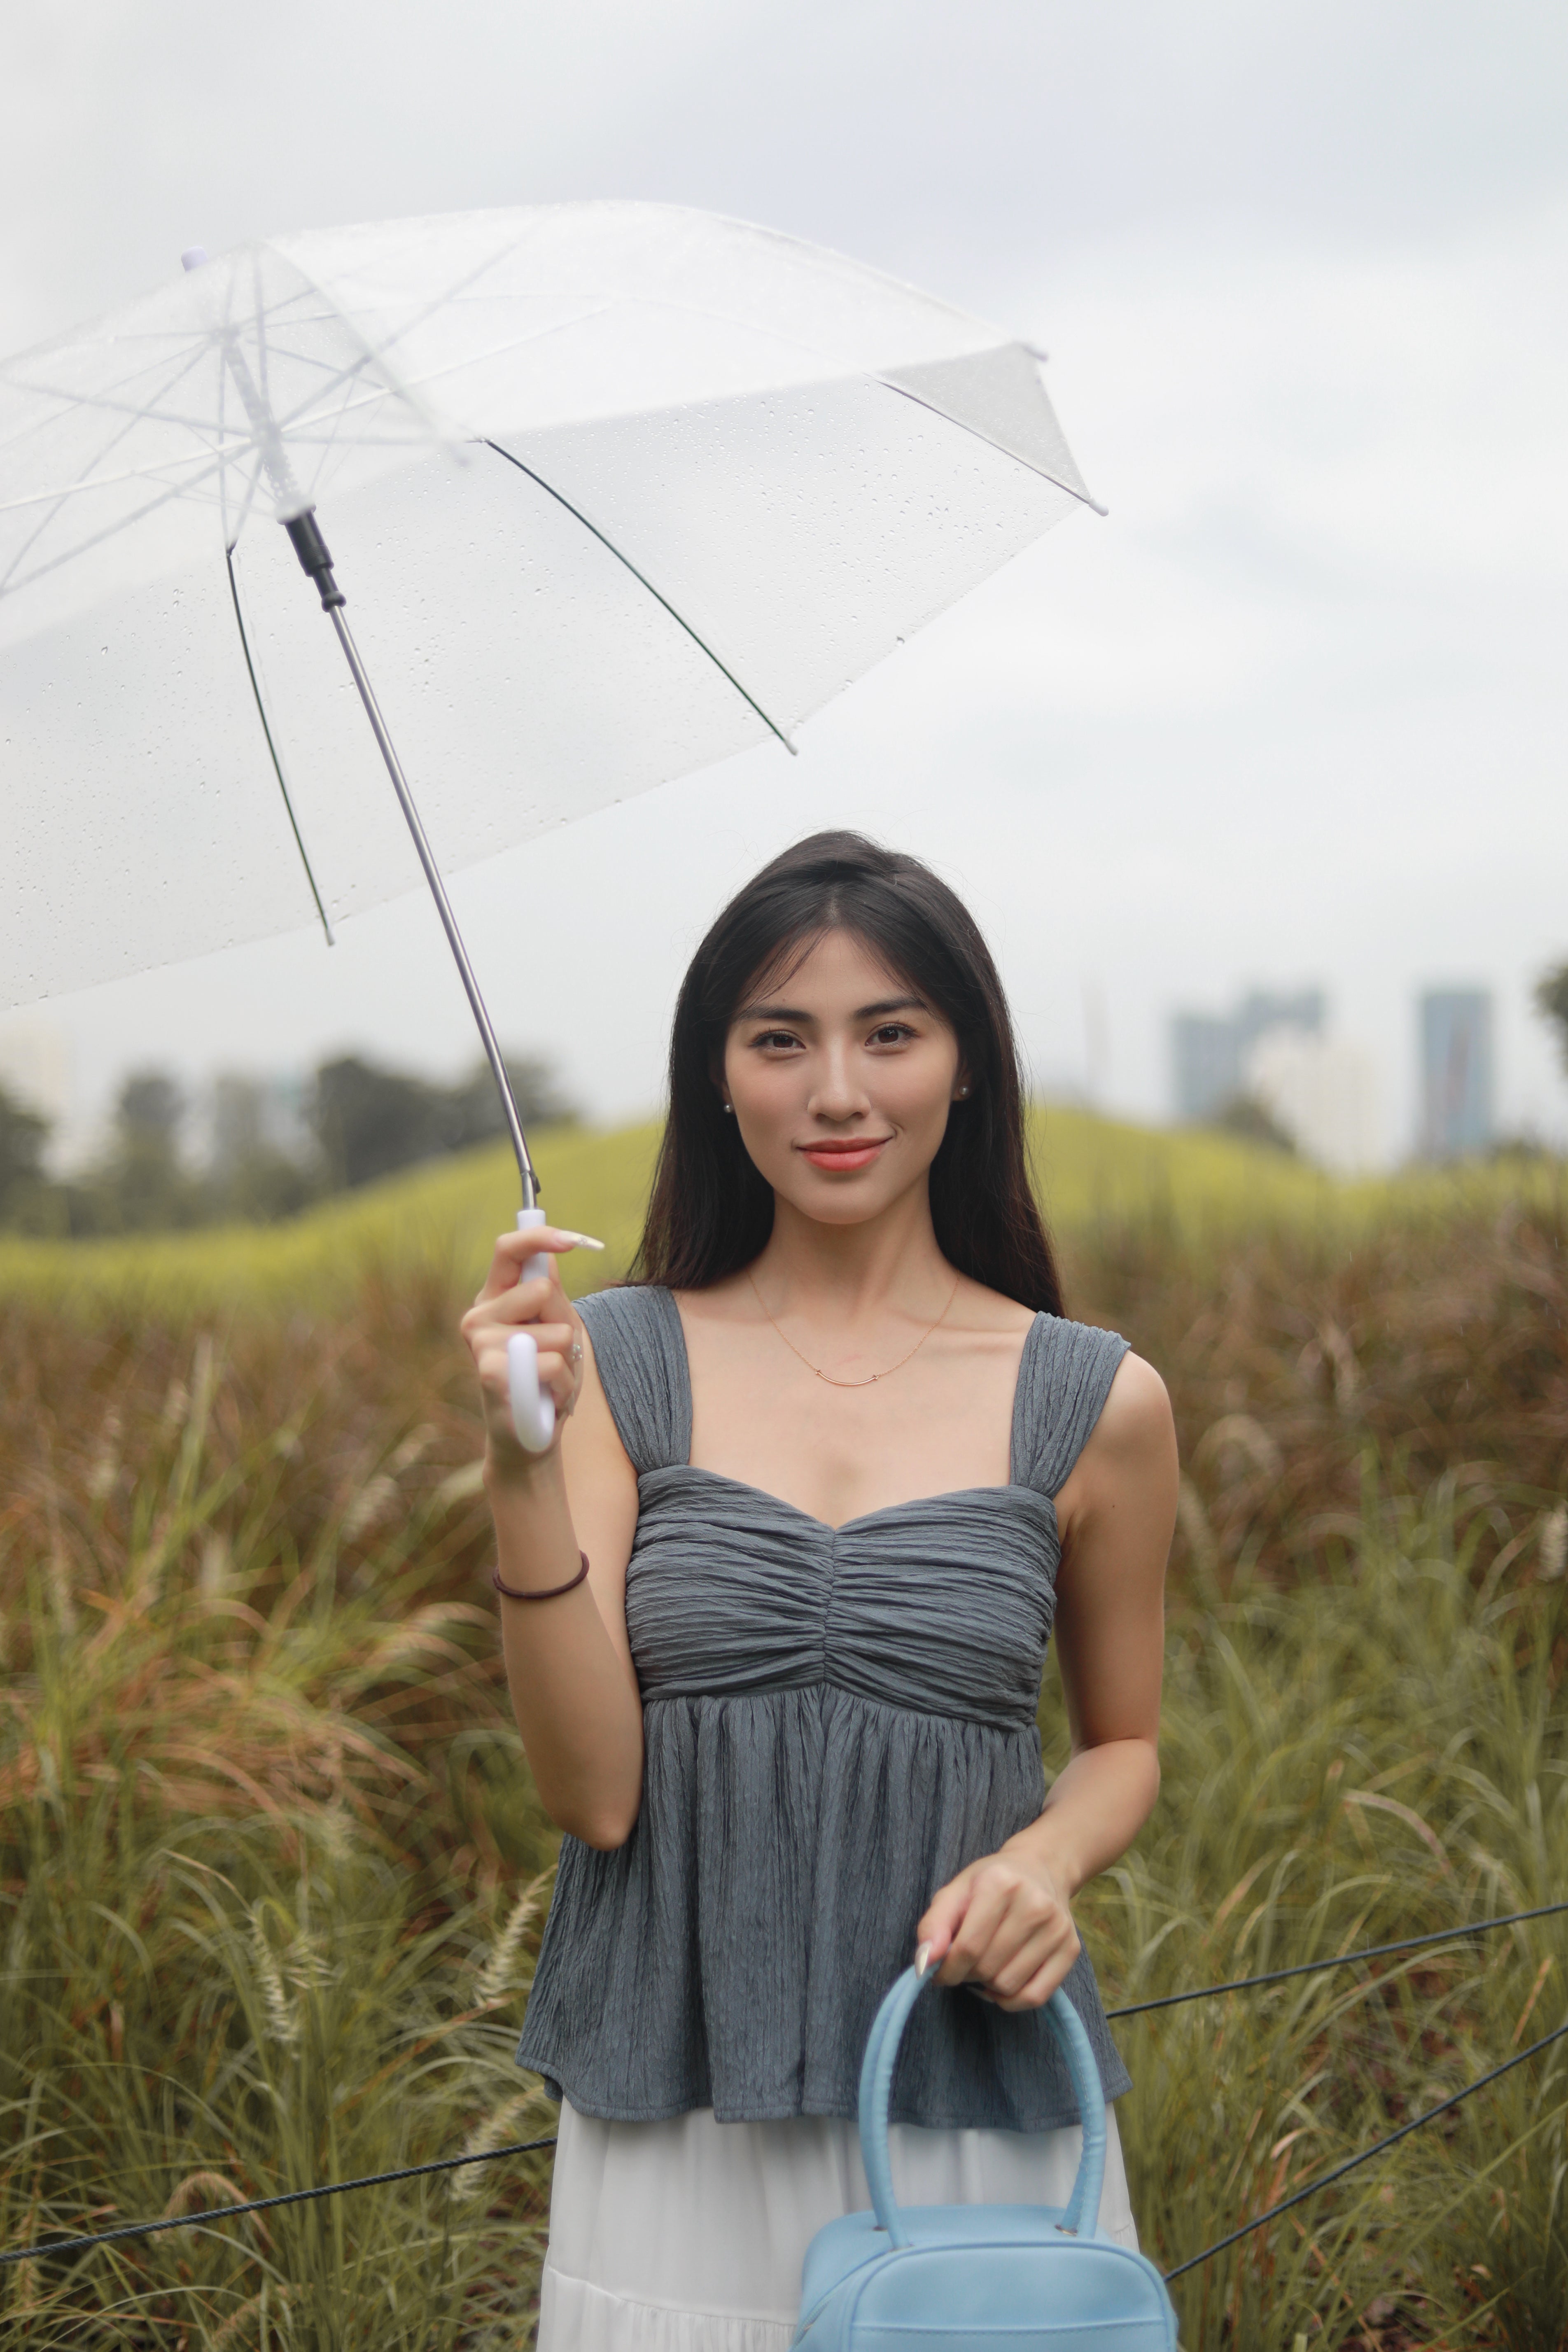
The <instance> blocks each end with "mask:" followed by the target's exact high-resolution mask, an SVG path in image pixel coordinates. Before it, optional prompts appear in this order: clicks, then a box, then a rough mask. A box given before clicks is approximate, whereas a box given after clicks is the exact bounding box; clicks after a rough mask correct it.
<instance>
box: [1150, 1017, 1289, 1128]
mask: <svg viewBox="0 0 1568 2352" xmlns="http://www.w3.org/2000/svg"><path fill="white" fill-rule="evenodd" d="M1327 1011H1328V1004H1327V999H1326V997H1325V995H1324V992H1323V991H1322V990H1321V988H1303V989H1298V990H1296V991H1294V992H1289V993H1284V994H1281V993H1279V992H1276V991H1273V990H1270V989H1261V988H1254V989H1249V990H1248V992H1247V994H1246V995H1245V996H1243V997H1241V998H1239V999H1238V1001H1237V1005H1236V1009H1235V1011H1234V1012H1232V1013H1219V1014H1215V1013H1177V1014H1176V1015H1175V1016H1174V1018H1173V1021H1172V1023H1171V1032H1170V1035H1171V1071H1172V1079H1173V1097H1174V1109H1175V1115H1176V1117H1177V1118H1178V1119H1179V1120H1181V1121H1182V1122H1183V1124H1184V1125H1198V1126H1201V1125H1202V1124H1203V1122H1204V1121H1205V1119H1212V1118H1216V1117H1217V1116H1218V1114H1219V1113H1220V1112H1221V1111H1223V1110H1224V1108H1225V1107H1226V1104H1227V1103H1230V1102H1234V1101H1235V1099H1236V1097H1237V1096H1238V1095H1241V1094H1245V1093H1246V1092H1247V1055H1249V1053H1250V1052H1251V1050H1252V1048H1253V1047H1254V1045H1257V1043H1258V1040H1259V1038H1261V1037H1265V1036H1268V1035H1270V1034H1273V1033H1275V1032H1277V1031H1291V1032H1295V1033H1297V1034H1303V1035H1307V1036H1319V1035H1321V1033H1322V1029H1323V1025H1324V1022H1325V1019H1326V1017H1327Z"/></svg>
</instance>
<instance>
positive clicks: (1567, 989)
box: [1535, 963, 1568, 1069]
mask: <svg viewBox="0 0 1568 2352" xmlns="http://www.w3.org/2000/svg"><path fill="white" fill-rule="evenodd" d="M1535 1009H1536V1011H1537V1012H1538V1013H1540V1014H1541V1016H1542V1019H1543V1020H1545V1021H1547V1022H1549V1023H1550V1024H1551V1025H1552V1028H1553V1029H1555V1030H1556V1032H1557V1050H1558V1052H1559V1053H1560V1054H1561V1055H1562V1056H1563V1067H1564V1068H1565V1069H1568V963H1560V964H1559V965H1558V966H1557V967H1556V969H1555V971H1549V972H1546V973H1544V974H1543V975H1542V978H1541V979H1540V980H1539V981H1537V982H1536V984H1535Z"/></svg>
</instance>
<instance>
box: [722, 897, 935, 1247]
mask: <svg viewBox="0 0 1568 2352" xmlns="http://www.w3.org/2000/svg"><path fill="white" fill-rule="evenodd" d="M959 1062H960V1057H959V1051H958V1041H957V1039H956V1037H955V1036H954V1035H953V1033H952V1029H951V1028H950V1027H949V1025H948V1024H947V1023H946V1022H945V1021H944V1020H943V1019H942V1016H941V1014H940V1013H936V1012H935V1011H933V1010H932V1008H931V1006H930V1005H928V1004H926V1003H923V1002H922V1000H921V998H920V997H919V996H918V995H917V994H916V993H915V992H913V991H912V990H911V989H910V985H909V983H908V982H906V981H902V980H900V979H898V978H896V977H895V976H894V975H893V974H892V973H890V972H889V971H888V970H887V969H886V967H885V966H884V965H882V964H880V963H879V962H878V961H877V960H876V958H875V957H874V956H873V955H872V954H871V952H870V951H869V950H868V948H867V947H866V946H865V945H864V944H863V943H862V941H861V940H858V939H857V938H856V937H855V936H854V935H853V933H851V932H848V931H842V930H831V931H825V932H824V934H823V936H822V937H821V939H819V940H817V941H816V945H815V946H814V947H813V948H812V949H811V950H810V952H809V954H807V955H806V956H805V957H804V958H803V959H802V961H800V962H799V963H798V964H797V965H796V966H795V970H794V971H792V972H790V973H789V975H788V977H787V978H786V979H784V980H782V981H777V982H766V983H764V985H763V987H762V989H761V990H760V991H759V992H756V993H755V994H754V995H752V997H750V998H749V999H748V1000H747V1002H746V1003H743V1004H742V1007H741V1009H740V1011H739V1012H738V1013H736V1015H735V1018H734V1019H733V1020H732V1021H731V1024H730V1030H729V1034H728V1037H727V1038H726V1040H725V1045H724V1066H723V1071H722V1075H721V1081H720V1083H721V1087H722V1090H723V1095H724V1099H725V1100H726V1101H727V1102H728V1103H730V1104H731V1105H732V1106H733V1108H734V1114H735V1118H736V1122H737V1124H738V1125H739V1127H740V1130H741V1138H742V1142H743V1143H744V1144H745V1147H746V1150H748V1152H749V1153H750V1154H751V1156H752V1160H753V1161H754V1162H755V1164H756V1166H757V1168H758V1170H759V1171H760V1172H761V1173H762V1174H763V1176H765V1177H766V1179H767V1181H768V1182H769V1183H770V1184H771V1185H772V1186H773V1191H774V1192H776V1193H777V1194H778V1195H779V1197H780V1198H781V1199H782V1200H785V1201H788V1202H791V1203H792V1204H793V1205H794V1206H795V1208H797V1209H799V1210H800V1211H802V1212H803V1213H804V1214H805V1215H806V1216H809V1217H813V1218H816V1220H818V1221H819V1222H820V1223H826V1224H860V1223H864V1222H865V1220H866V1219H868V1218H869V1217H874V1216H876V1215H877V1214H878V1213H879V1211H880V1210H882V1209H884V1208H886V1207H887V1206H888V1205H889V1202H893V1201H896V1200H897V1199H899V1198H900V1195H901V1194H903V1193H905V1192H908V1191H909V1190H910V1187H911V1186H912V1185H914V1184H917V1183H919V1182H921V1181H923V1179H924V1176H925V1172H926V1170H927V1169H928V1168H929V1167H930V1166H931V1161H932V1160H934V1159H935V1157H936V1153H937V1147H938V1146H939V1144H940V1143H941V1141H942V1136H943V1134H944V1133H945V1132H946V1129H947V1120H948V1111H949V1108H950V1106H951V1105H952V1101H953V1098H954V1097H955V1096H956V1095H957V1093H958V1091H959V1088H960V1087H962V1086H963V1071H962V1070H961V1068H960V1066H959Z"/></svg>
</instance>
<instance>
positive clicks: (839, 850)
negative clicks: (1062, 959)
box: [633, 833, 1062, 1315]
mask: <svg viewBox="0 0 1568 2352" xmlns="http://www.w3.org/2000/svg"><path fill="white" fill-rule="evenodd" d="M832 929H842V930H846V931H848V932H851V933H852V934H853V935H854V936H855V937H856V938H857V939H858V940H862V941H863V942H864V944H865V945H866V946H867V947H868V949H869V950H871V952H872V954H873V955H875V956H876V957H877V959H878V961H879V962H881V963H883V964H885V965H886V966H887V968H888V970H889V971H890V972H892V973H894V974H895V975H896V976H897V977H898V978H899V979H900V980H901V981H904V982H907V983H908V985H909V986H910V987H911V988H913V989H915V990H916V991H918V992H919V993H920V995H921V996H922V997H923V998H924V999H925V1001H926V1003H928V1004H930V1005H931V1008H932V1010H933V1011H934V1012H936V1013H940V1014H941V1015H942V1018H943V1019H944V1020H945V1021H946V1022H948V1023H949V1024H950V1025H951V1027H952V1030H953V1033H954V1034H955V1035H956V1037H957V1040H958V1047H959V1053H960V1055H961V1057H962V1064H963V1074H964V1076H965V1078H966V1080H967V1081H968V1085H969V1093H968V1096H967V1097H966V1098H965V1099H964V1100H963V1102H955V1103H954V1104H953V1106H952V1110H951V1111H950V1113H949V1115H948V1122H947V1132H946V1134H945V1135H944V1136H943V1137H942V1143H941V1145H940V1147H939V1149H938V1150H937V1155H936V1158H935V1159H934V1160H932V1162H931V1180H930V1181H931V1222H932V1223H933V1225H934V1226H935V1229H936V1240H937V1246H938V1248H939V1249H940V1250H941V1251H942V1255H943V1256H944V1257H945V1258H946V1259H947V1261H948V1263H949V1265H952V1266H955V1267H956V1268H957V1269H958V1270H959V1271H960V1272H961V1273H963V1274H967V1275H969V1276H972V1277H973V1280H974V1281H976V1282H983V1283H984V1284H985V1285H986V1286H987V1288H989V1289H992V1290H998V1291H1001V1292H1002V1293H1003V1295H1004V1296H1005V1297H1008V1298H1016V1300H1017V1301H1018V1302H1019V1304H1020V1306H1024V1307H1034V1308H1035V1309H1036V1310H1037V1311H1038V1310H1040V1309H1042V1308H1043V1309H1044V1310H1045V1311H1046V1312H1047V1314H1051V1315H1059V1314H1060V1313H1061V1311H1062V1299H1061V1286H1060V1284H1059V1283H1058V1278H1057V1267H1056V1260H1055V1257H1054V1255H1052V1251H1051V1244H1050V1242H1049V1240H1048V1238H1047V1234H1046V1229H1045V1225H1044V1223H1043V1222H1042V1221H1041V1217H1040V1212H1039V1207H1038V1204H1037V1202H1036V1199H1035V1194H1034V1190H1033V1187H1032V1186H1031V1184H1030V1181H1029V1166H1028V1150H1027V1145H1026V1138H1025V1132H1024V1095H1023V1086H1022V1081H1021V1076H1020V1072H1019V1067H1018V1051H1017V1046H1016V1044H1015V1042H1014V1037H1013V1024H1012V1019H1011V1016H1010V1015H1009V1013H1008V1011H1007V1000H1006V998H1005V995H1004V994H1003V992H1002V983H1001V981H1000V980H999V979H998V977H997V973H996V967H995V965H994V963H993V961H992V960H991V952H990V950H989V949H988V948H987V947H986V944H985V941H984V939H983V938H982V937H981V934H980V930H979V928H978V926H977V925H976V923H975V921H974V919H973V916H972V915H971V914H970V912H969V910H968V908H966V907H965V906H964V905H963V901H962V900H961V899H960V898H957V897H956V896H955V894H954V893H953V892H952V890H950V889H949V888H948V887H947V885H946V883H945V882H942V881H940V880H939V879H938V877H936V875H934V874H933V873H932V872H931V868H930V866H922V865H921V862H920V860H919V858H918V857H906V856H901V855H900V853H899V852H898V851H896V850H891V849H884V848H882V847H881V846H880V845H879V844H878V843H877V842H874V841H868V840H867V838H866V837H865V835H863V834H858V833H814V834H812V835H809V837H808V838H807V839H806V840H805V841H797V842H796V843H795V845H794V847H793V848H791V849H786V850H784V853H783V854H782V856H778V857H775V858H774V859H773V862H772V864H771V865H768V866H763V870H762V872H761V873H760V874H756V875H753V876H752V879H751V881H750V882H748V883H747V884H746V886H745V887H744V889H742V890H741V891H739V892H738V893H737V894H736V896H735V897H734V898H731V901H730V903H729V905H728V906H727V907H726V908H725V909H724V911H723V913H722V914H721V916H720V917H719V919H718V921H717V922H716V923H715V924H714V925H713V928H712V929H711V930H710V932H709V934H708V936H707V938H706V939H705V940H703V942H702V944H701V946H700V948H699V949H698V950H697V953H696V954H695V956H693V958H692V960H691V968H690V970H689V971H688V973H687V975H686V978H685V980H684V981H683V982H682V983H681V989H680V994H679V998H678V1000H677V1002H676V1007H675V1022H674V1026H673V1028H672V1029H671V1032H670V1039H669V1117H668V1122H667V1124H666V1126H665V1130H664V1140H663V1142H662V1144H661V1145H660V1147H659V1154H658V1166H657V1168H656V1170H655V1171H654V1181H653V1192H652V1196H651V1198H650V1200H649V1202H648V1211H647V1223H646V1224H645V1226H644V1228H643V1237H642V1244H641V1247H640V1249H639V1250H638V1253H637V1264H636V1266H635V1269H634V1273H633V1279H634V1280H635V1281H641V1282H658V1283H666V1284H668V1286H669V1287H670V1288H671V1289H672V1290H702V1289H705V1288H706V1287H707V1286H708V1285H709V1284H710V1283H712V1282H718V1281H720V1280H721V1279H722V1277H723V1276H725V1275H728V1274H737V1273H739V1271H740V1270H741V1268H742V1266H746V1265H750V1264H751V1263H752V1259H753V1258H754V1257H756V1256H757V1255H758V1253H759V1252H760V1251H761V1250H762V1248H763V1244H765V1243H766V1241H767V1238H768V1235H769V1234H770V1233H771V1232H772V1231H773V1187H772V1186H771V1185H770V1184H769V1183H768V1182H767V1181H766V1180H765V1179H764V1178H763V1176H762V1175H761V1174H760V1173H759V1171H758V1170H757V1169H756V1167H755V1165H754V1164H753V1162H752V1160H751V1158H750V1157H749V1155H748V1153H747V1151H746V1148H745V1145H744V1144H743V1143H742V1140H741V1138H740V1135H739V1132H738V1131H737V1123H736V1121H735V1120H734V1119H733V1118H726V1116H725V1114H724V1108H723V1105H722V1103H721V1099H720V1095H719V1088H718V1086H717V1085H716V1083H715V1081H716V1079H717V1077H718V1075H719V1072H720V1070H721V1066H722V1063H723V1054H724V1044H725V1039H726V1037H727V1035H728V1034H729V1028H730V1024H731V1021H732V1020H733V1018H734V1016H735V1012H736V1009H737V1007H738V1006H740V1005H741V1004H742V1003H745V1001H746V998H747V996H748V995H749V994H750V993H751V992H752V989H753V988H754V987H755V986H757V985H758V984H760V983H762V982H764V981H767V980H769V979H772V978H773V977H774V976H776V975H778V976H782V972H783V970H784V967H785V966H786V965H787V964H788V963H789V962H790V961H792V960H794V959H795V955H796V952H797V951H798V954H799V955H804V954H805V953H806V952H807V951H808V950H809V949H810V946H811V944H812V942H813V941H814V940H816V939H818V938H820V936H821V935H822V933H823V932H824V931H826V930H832Z"/></svg>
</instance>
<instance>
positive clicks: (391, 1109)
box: [310, 1054, 575, 1192]
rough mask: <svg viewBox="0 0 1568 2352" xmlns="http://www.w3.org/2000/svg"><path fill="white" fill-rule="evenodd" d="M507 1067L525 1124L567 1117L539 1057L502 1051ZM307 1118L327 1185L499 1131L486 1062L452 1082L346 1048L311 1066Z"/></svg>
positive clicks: (461, 1147)
mask: <svg viewBox="0 0 1568 2352" xmlns="http://www.w3.org/2000/svg"><path fill="white" fill-rule="evenodd" d="M507 1074H508V1076H509V1077H510V1080H511V1084H512V1088H513V1091H514V1093H515V1094H516V1097H517V1104H518V1110H519V1114H520V1116H521V1118H522V1121H523V1123H524V1125H525V1126H531V1127H545V1126H549V1125H550V1124H551V1123H552V1121H557V1120H561V1119H566V1118H573V1117H574V1115H575V1114H574V1108H573V1106H572V1105H571V1104H570V1103H569V1102H568V1101H567V1099H566V1097H565V1096H564V1094H563V1092H562V1090H561V1088H560V1086H559V1084H558V1083H557V1080H556V1077H555V1075H554V1072H553V1071H552V1068H551V1066H550V1065H549V1064H548V1063H547V1062H544V1061H542V1060H539V1059H536V1058H528V1057H525V1056H521V1055H520V1056H518V1057H516V1058H515V1059H510V1058H509V1060H508V1062H507ZM310 1126H311V1129H312V1130H313V1132H314V1134H315V1137H316V1140H317V1143H318V1144H319V1146H320V1148H321V1159H322V1162H323V1166H324V1169H325V1172H326V1181H327V1183H328V1185H329V1186H330V1188H331V1190H332V1191H333V1192H340V1191H342V1190H344V1189H352V1188H353V1186H354V1185H356V1184H368V1183H371V1182H372V1181H374V1179H375V1178H376V1177H378V1176H390V1175H391V1174H392V1173H393V1172H394V1171H395V1170H396V1169H399V1168H411V1167H413V1166H414V1165H415V1164H416V1162H417V1161H419V1160H434V1159H437V1158H438V1157H440V1156H441V1155H442V1154H444V1153H446V1152H451V1151H467V1150H470V1149H471V1148H472V1146H474V1145H475V1144H479V1143H489V1142H492V1141H493V1140H494V1139H496V1138H497V1137H498V1136H500V1135H504V1134H505V1132H506V1127H505V1122H504V1120H503V1118H502V1116H501V1107H500V1096H499V1095H498V1094H497V1092H496V1085H495V1080H494V1078H493V1077H492V1076H490V1069H489V1063H488V1062H483V1061H481V1062H480V1063H479V1065H478V1066H477V1067H476V1068H475V1069H473V1070H472V1071H470V1073H469V1074H468V1076H467V1077H465V1078H462V1079H460V1080H459V1081H458V1084H457V1085H456V1086H452V1087H441V1086H435V1085H432V1084H431V1082H430V1081H429V1080H428V1079H426V1078H416V1077H411V1076H408V1075H407V1073H405V1072H404V1071H401V1070H388V1069H384V1068H380V1067H378V1066H376V1065H375V1064H374V1063H372V1062H365V1061H362V1060H361V1059H360V1057H359V1056H358V1055H354V1054H349V1055H343V1057H342V1059H341V1060H339V1061H335V1062H324V1063H323V1064H322V1065H321V1068H320V1069H319V1070H318V1071H317V1072H316V1077H315V1085H314V1087H313V1089H312V1093H311V1097H310Z"/></svg>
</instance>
